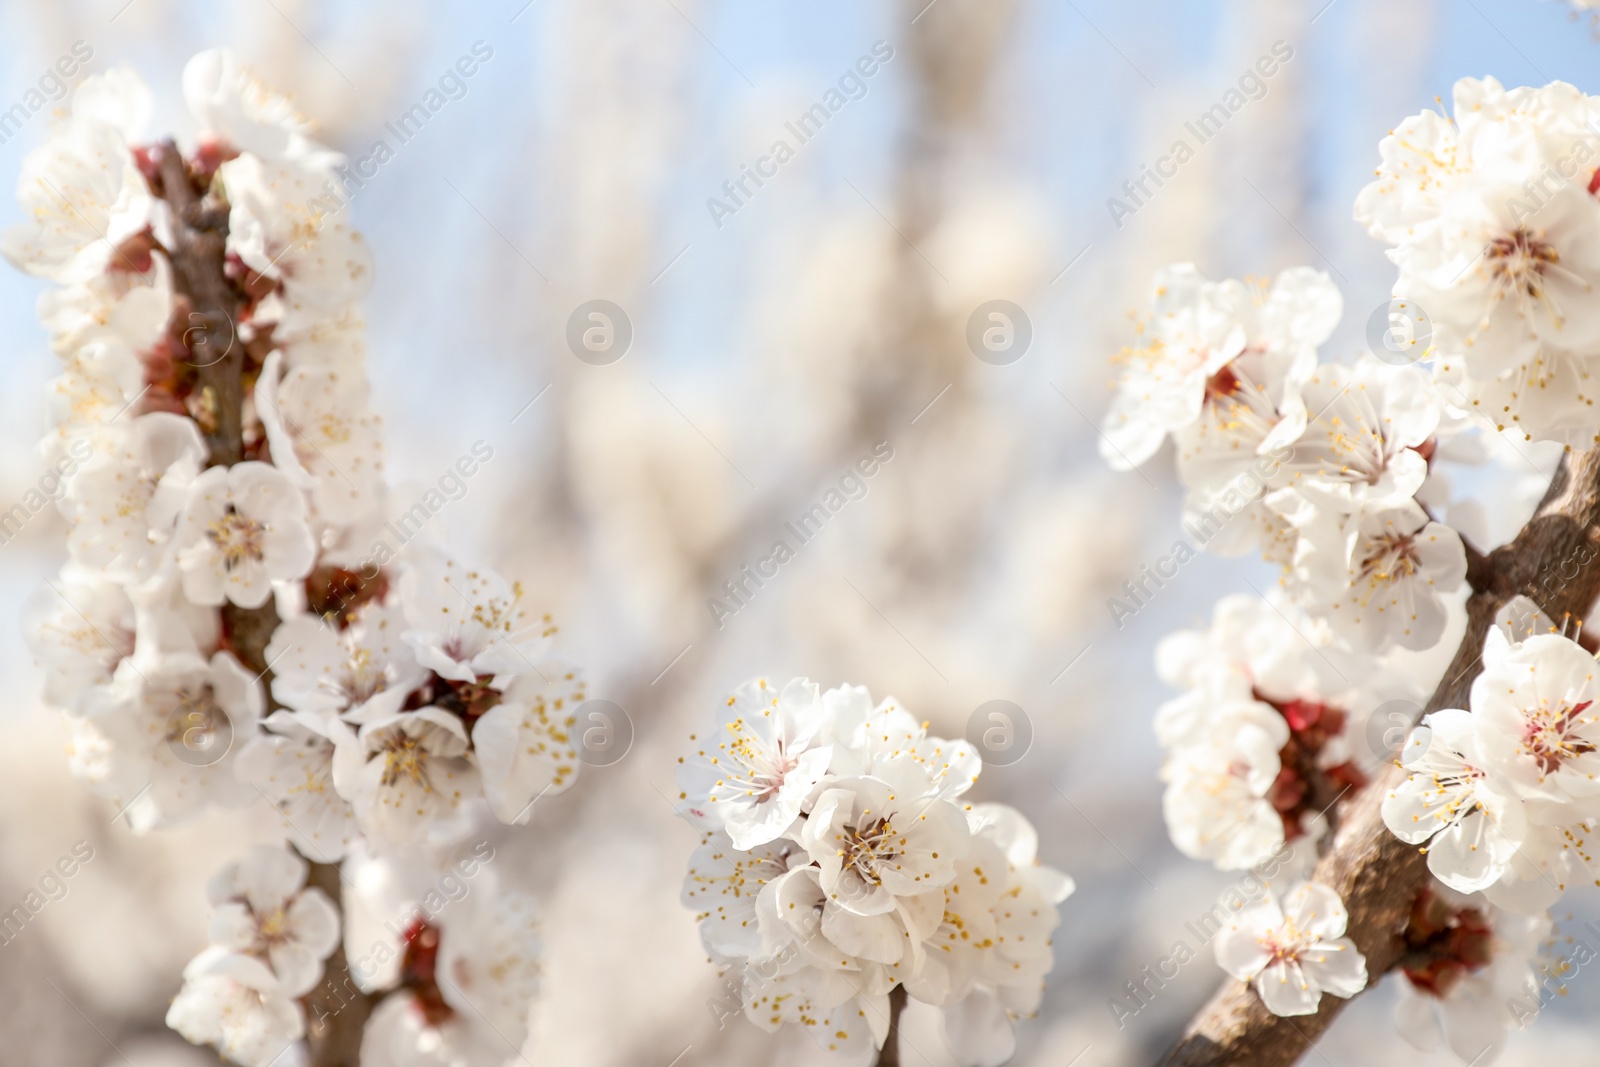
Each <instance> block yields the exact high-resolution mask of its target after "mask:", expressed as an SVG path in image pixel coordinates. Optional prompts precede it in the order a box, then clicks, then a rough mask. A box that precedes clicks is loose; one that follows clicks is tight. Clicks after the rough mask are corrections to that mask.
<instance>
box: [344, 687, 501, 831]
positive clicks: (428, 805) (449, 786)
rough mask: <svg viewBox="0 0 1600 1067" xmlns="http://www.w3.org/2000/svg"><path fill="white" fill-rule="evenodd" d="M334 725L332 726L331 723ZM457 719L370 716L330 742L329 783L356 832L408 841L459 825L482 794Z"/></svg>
mask: <svg viewBox="0 0 1600 1067" xmlns="http://www.w3.org/2000/svg"><path fill="white" fill-rule="evenodd" d="M334 728H335V729H338V727H337V726H336V727H334ZM467 743H468V742H467V732H466V729H465V727H463V726H462V724H461V720H460V719H459V718H457V717H456V716H455V715H452V714H451V713H450V712H447V711H443V710H441V709H439V708H432V707H429V708H421V709H419V710H417V711H405V712H399V713H396V714H393V715H388V716H385V717H383V718H377V719H373V720H372V721H370V722H368V723H366V724H365V725H363V726H362V727H361V731H360V733H359V734H356V733H352V732H351V731H349V730H348V729H342V730H339V732H338V734H337V735H336V737H335V739H334V744H335V750H334V756H333V783H334V787H335V788H336V789H338V791H339V795H340V796H342V797H344V798H345V799H346V800H348V801H349V802H350V806H351V807H352V808H354V809H355V816H356V821H357V822H358V823H359V824H360V826H361V829H362V832H364V833H366V834H369V835H371V836H372V837H374V838H376V839H378V840H379V841H390V842H395V843H400V844H415V843H420V842H422V841H424V840H426V839H427V838H428V836H429V834H430V833H431V832H440V831H442V830H443V829H444V828H446V827H452V826H454V825H456V824H458V823H459V822H460V821H461V820H462V819H463V818H464V817H465V815H466V814H467V809H466V802H467V801H470V800H472V799H473V798H474V797H477V796H479V795H480V794H481V791H482V785H481V783H480V780H479V777H478V769H477V767H476V766H474V765H473V763H472V761H471V760H469V759H468V758H467Z"/></svg>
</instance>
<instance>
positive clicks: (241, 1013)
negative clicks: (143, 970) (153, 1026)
mask: <svg viewBox="0 0 1600 1067" xmlns="http://www.w3.org/2000/svg"><path fill="white" fill-rule="evenodd" d="M167 1025H168V1026H170V1027H172V1028H173V1029H174V1030H176V1031H177V1032H178V1033H180V1034H182V1035H183V1036H184V1037H185V1038H186V1039H188V1040H189V1041H191V1042H193V1043H194V1044H196V1045H214V1046H216V1049H217V1051H218V1052H220V1053H222V1054H223V1055H224V1056H226V1057H227V1058H228V1059H229V1060H232V1061H233V1062H234V1063H237V1064H240V1065H241V1067H273V1065H274V1064H275V1063H277V1064H281V1063H283V1062H285V1061H284V1059H283V1056H284V1052H285V1050H286V1049H287V1048H288V1047H289V1046H290V1045H292V1044H294V1043H295V1042H296V1041H298V1040H299V1039H300V1038H301V1037H302V1036H304V1034H305V1028H306V1020H305V1012H304V1011H303V1009H302V1008H301V1007H300V1005H299V1003H298V1002H296V1001H295V1000H294V999H293V998H292V997H290V996H288V995H287V994H285V993H284V992H283V990H282V988H281V987H280V986H279V984H278V981H277V979H276V978H275V977H274V976H273V974H272V971H271V969H270V968H268V967H267V966H266V964H264V963H262V962H261V961H260V960H257V959H253V958H252V957H249V956H242V955H239V954H237V953H232V952H229V951H228V950H227V949H224V948H219V947H215V946H213V947H212V948H208V949H207V950H206V951H204V952H202V953H201V954H200V955H198V956H196V957H195V958H194V959H193V960H191V961H190V963H189V965H188V966H187V967H185V968H184V971H183V988H182V989H181V990H179V991H178V995H177V996H176V997H174V998H173V1000H172V1006H171V1007H170V1008H168V1009H167Z"/></svg>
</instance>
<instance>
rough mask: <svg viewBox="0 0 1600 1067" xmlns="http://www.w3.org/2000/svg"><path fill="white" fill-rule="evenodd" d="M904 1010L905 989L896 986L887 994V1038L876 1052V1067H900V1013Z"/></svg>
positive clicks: (901, 986)
mask: <svg viewBox="0 0 1600 1067" xmlns="http://www.w3.org/2000/svg"><path fill="white" fill-rule="evenodd" d="M905 1010H906V987H905V986H903V985H897V986H895V987H894V989H892V990H891V991H890V992H889V1036H887V1037H885V1038H884V1039H883V1048H881V1049H879V1050H878V1062H877V1064H876V1067H900V1013H901V1012H903V1011H905Z"/></svg>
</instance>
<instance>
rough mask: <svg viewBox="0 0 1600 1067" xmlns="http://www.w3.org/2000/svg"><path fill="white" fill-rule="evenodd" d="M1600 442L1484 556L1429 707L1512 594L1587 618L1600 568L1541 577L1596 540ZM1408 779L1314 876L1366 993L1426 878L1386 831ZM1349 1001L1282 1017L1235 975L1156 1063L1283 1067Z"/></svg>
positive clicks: (1569, 461)
mask: <svg viewBox="0 0 1600 1067" xmlns="http://www.w3.org/2000/svg"><path fill="white" fill-rule="evenodd" d="M1597 526H1600V448H1595V449H1591V450H1589V451H1587V452H1582V453H1570V452H1569V453H1568V454H1567V456H1566V457H1565V458H1564V459H1563V461H1562V464H1561V467H1560V468H1559V469H1558V470H1557V471H1556V475H1555V478H1554V479H1553V480H1552V481H1551V483H1550V489H1549V491H1548V492H1546V494H1545V497H1544V500H1543V501H1542V502H1541V503H1540V505H1539V508H1538V510H1537V511H1536V512H1535V513H1534V517H1533V518H1532V519H1531V520H1530V521H1529V522H1528V524H1527V525H1526V526H1525V527H1523V529H1522V532H1521V533H1519V534H1518V535H1517V537H1516V539H1515V540H1514V541H1512V542H1511V543H1510V544H1508V545H1502V546H1501V547H1500V548H1497V549H1495V550H1494V551H1493V552H1491V553H1489V555H1488V556H1487V557H1486V564H1485V565H1483V566H1480V567H1479V568H1478V571H1479V575H1478V577H1479V579H1480V581H1478V582H1474V583H1473V589H1474V591H1473V593H1472V596H1471V597H1470V598H1469V599H1468V601H1467V632H1466V634H1465V635H1464V636H1463V637H1462V639H1461V645H1460V647H1459V648H1457V650H1456V654H1455V657H1454V658H1453V659H1452V660H1451V662H1450V666H1449V668H1448V669H1447V670H1446V671H1445V673H1444V677H1443V679H1442V680H1441V681H1440V682H1439V685H1438V688H1437V689H1435V690H1434V693H1433V696H1432V698H1430V699H1429V701H1428V706H1427V709H1426V710H1427V711H1436V710H1438V709H1440V708H1465V707H1468V696H1469V693H1470V691H1471V688H1472V682H1473V679H1474V678H1476V677H1477V675H1478V672H1479V670H1480V669H1481V660H1482V653H1483V640H1484V636H1485V635H1486V634H1487V632H1488V630H1489V628H1490V627H1491V626H1492V625H1493V624H1494V616H1495V613H1496V612H1497V611H1499V609H1500V607H1501V606H1502V605H1503V604H1504V603H1505V602H1506V601H1507V600H1509V599H1510V598H1511V597H1513V596H1516V595H1517V594H1519V593H1522V594H1526V595H1529V596H1531V597H1533V598H1534V600H1535V601H1536V602H1538V603H1539V606H1540V607H1542V608H1543V609H1544V610H1545V612H1546V613H1547V614H1548V615H1550V616H1551V617H1552V618H1553V619H1555V620H1556V621H1557V622H1560V621H1562V619H1563V618H1564V617H1565V616H1572V617H1575V618H1579V619H1581V618H1583V617H1584V616H1585V615H1587V614H1588V612H1589V609H1590V608H1591V607H1592V606H1593V605H1594V602H1595V598H1596V596H1597V595H1600V567H1592V566H1577V567H1574V568H1573V569H1574V571H1575V574H1574V575H1573V577H1572V578H1571V579H1570V580H1566V581H1563V582H1561V583H1559V584H1557V585H1556V586H1555V587H1554V588H1550V587H1549V583H1548V582H1543V583H1542V584H1541V575H1543V574H1545V572H1546V571H1547V570H1548V569H1549V568H1550V567H1551V566H1556V567H1564V566H1565V564H1566V563H1567V562H1569V561H1573V560H1582V561H1583V562H1585V563H1587V562H1588V561H1589V560H1590V559H1591V558H1592V557H1593V555H1594V553H1595V551H1596V546H1597V545H1600V535H1597V530H1596V528H1597ZM1403 778H1404V772H1403V771H1402V770H1401V769H1400V768H1399V767H1393V768H1391V769H1390V770H1389V773H1388V774H1386V775H1382V776H1380V777H1378V778H1376V779H1375V780H1374V781H1373V783H1372V784H1371V785H1369V786H1367V788H1366V789H1364V790H1363V791H1362V792H1361V793H1360V794H1358V795H1357V796H1355V797H1353V798H1352V799H1351V801H1350V803H1349V808H1348V811H1347V813H1346V816H1345V818H1344V821H1343V823H1342V825H1341V826H1340V828H1339V831H1338V833H1337V835H1336V836H1335V838H1334V842H1333V848H1332V849H1331V850H1330V851H1329V852H1328V854H1327V855H1325V856H1324V857H1322V859H1321V861H1320V862H1319V863H1318V864H1317V869H1316V873H1315V874H1314V875H1313V878H1314V879H1315V880H1316V881H1318V882H1321V883H1323V884H1325V885H1327V886H1329V887H1330V888H1332V889H1333V890H1334V891H1335V892H1337V893H1338V894H1339V896H1340V897H1341V898H1343V900H1344V903H1345V907H1346V909H1348V911H1349V913H1350V925H1349V929H1348V934H1349V936H1350V937H1351V938H1352V939H1353V940H1354V941H1355V943H1356V947H1357V948H1359V949H1360V950H1361V952H1362V954H1363V955H1365V956H1366V958H1367V973H1368V975H1369V981H1368V985H1367V988H1368V989H1371V988H1372V987H1373V986H1375V985H1376V984H1377V983H1378V981H1379V980H1380V979H1381V978H1382V977H1383V975H1384V974H1385V973H1387V972H1388V971H1389V970H1391V969H1392V968H1393V967H1394V966H1395V964H1396V963H1397V962H1398V960H1399V959H1400V956H1401V953H1402V952H1403V950H1404V948H1405V945H1404V942H1403V940H1402V938H1401V933H1402V932H1403V931H1404V929H1405V925H1406V918H1407V916H1408V915H1409V913H1410V911H1411V904H1412V901H1413V899H1414V898H1415V897H1416V894H1417V892H1418V891H1419V890H1420V889H1421V888H1422V886H1423V885H1424V884H1425V880H1426V877H1427V864H1426V861H1425V859H1424V857H1423V854H1422V853H1421V851H1420V850H1418V849H1417V848H1416V847H1415V846H1413V845H1407V844H1405V843H1404V842H1402V841H1400V840H1399V839H1398V838H1396V837H1395V836H1394V835H1393V834H1391V833H1390V832H1389V829H1388V827H1386V826H1385V825H1384V823H1383V819H1382V816H1381V813H1380V808H1381V805H1382V803H1383V799H1384V797H1385V796H1387V795H1388V793H1389V791H1390V790H1391V789H1393V788H1394V786H1395V785H1396V784H1397V783H1398V782H1399V781H1401V780H1403ZM1346 1003H1347V1002H1346V1001H1344V1000H1341V999H1339V998H1338V997H1333V996H1324V997H1323V998H1322V1004H1321V1006H1320V1008H1319V1009H1318V1011H1317V1013H1316V1014H1315V1015H1307V1016H1302V1017H1299V1018H1293V1019H1289V1018H1280V1017H1278V1016H1276V1015H1273V1014H1272V1013H1271V1012H1269V1011H1267V1009H1266V1008H1265V1007H1263V1006H1262V1004H1261V1000H1260V998H1259V997H1258V996H1256V994H1255V993H1254V992H1253V991H1252V990H1251V989H1250V987H1249V986H1248V985H1246V984H1245V983H1243V982H1239V981H1232V980H1230V981H1229V982H1227V983H1226V984H1225V985H1224V986H1223V987H1222V988H1221V989H1220V990H1218V992H1217V994H1216V995H1215V996H1214V997H1212V999H1211V1002H1210V1003H1209V1004H1207V1005H1206V1006H1205V1007H1204V1008H1202V1009H1201V1011H1200V1014H1199V1015H1198V1016H1196V1017H1195V1019H1194V1021H1193V1022H1191V1023H1190V1025H1189V1028H1188V1030H1187V1031H1186V1032H1185V1033H1184V1036H1183V1037H1182V1039H1180V1040H1179V1042H1178V1044H1177V1045H1176V1047H1174V1048H1173V1049H1172V1051H1171V1052H1170V1053H1168V1055H1167V1057H1166V1058H1165V1059H1164V1060H1163V1061H1162V1064H1163V1067H1287V1065H1288V1064H1292V1063H1294V1062H1295V1061H1296V1060H1298V1059H1299V1058H1300V1057H1301V1056H1302V1055H1303V1054H1304V1053H1305V1052H1306V1050H1307V1049H1309V1048H1310V1047H1311V1043H1312V1042H1314V1041H1315V1040H1316V1039H1317V1038H1318V1037H1320V1036H1321V1035H1322V1034H1323V1033H1324V1032H1325V1031H1326V1030H1327V1029H1328V1027H1329V1026H1330V1025H1331V1024H1332V1022H1333V1020H1334V1019H1335V1018H1336V1017H1337V1016H1338V1014H1339V1012H1340V1011H1341V1010H1342V1009H1343V1008H1344V1006H1345V1004H1346Z"/></svg>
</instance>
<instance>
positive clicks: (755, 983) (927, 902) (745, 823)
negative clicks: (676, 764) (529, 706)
mask: <svg viewBox="0 0 1600 1067" xmlns="http://www.w3.org/2000/svg"><path fill="white" fill-rule="evenodd" d="M694 741H695V746H696V747H695V751H694V752H693V754H692V755H690V756H688V757H685V758H684V759H683V760H682V761H681V766H680V768H679V786H680V788H681V791H682V792H681V794H680V797H681V804H682V810H683V812H684V813H685V814H686V815H687V816H688V817H689V818H690V819H691V820H693V821H694V822H696V823H697V824H698V825H701V826H703V827H704V828H705V840H704V843H703V844H702V845H701V846H700V848H699V849H698V850H697V851H696V853H695V855H694V857H693V858H692V860H691V861H690V865H689V875H688V877H687V878H686V879H685V881H684V887H683V902H684V905H685V906H686V907H689V908H692V909H694V910H695V911H696V912H697V914H698V918H699V922H700V934H701V940H702V941H703V942H704V944H705V947H706V951H707V952H709V953H710V954H711V958H712V960H713V961H714V962H716V963H717V964H718V965H719V966H720V967H721V968H723V971H724V979H725V981H724V988H725V989H726V991H727V992H728V997H727V1001H726V1002H727V1005H728V1007H727V1011H728V1012H729V1013H734V1012H739V1011H741V1010H742V1011H743V1012H744V1014H745V1016H746V1018H748V1019H749V1020H750V1021H751V1022H753V1023H755V1024H756V1025H757V1026H760V1027H762V1028H763V1029H766V1030H776V1029H777V1028H778V1027H779V1026H781V1025H782V1024H783V1023H785V1022H793V1023H799V1024H800V1025H802V1026H804V1027H806V1028H807V1029H808V1030H809V1031H811V1033H812V1035H813V1037H814V1038H815V1039H816V1040H817V1041H818V1042H819V1043H820V1044H821V1045H823V1046H824V1047H826V1048H828V1049H830V1050H831V1051H835V1052H838V1053H842V1054H852V1053H859V1052H862V1051H863V1050H867V1049H871V1048H879V1047H882V1046H883V1043H884V1040H885V1037H886V1035H887V1033H888V1030H889V1021H890V1005H889V995H890V993H891V991H892V990H894V989H895V987H896V986H904V988H905V990H906V992H907V994H909V996H910V997H912V998H914V999H916V1000H918V1001H921V1002H923V1003H926V1004H930V1005H934V1006H936V1007H939V1008H942V1009H944V1021H945V1031H946V1034H947V1036H948V1038H949V1040H950V1044H951V1047H952V1048H954V1049H955V1050H956V1051H957V1054H958V1055H959V1056H960V1057H961V1058H962V1059H963V1060H964V1061H965V1062H968V1063H973V1064H995V1063H1001V1062H1003V1061H1004V1060H1005V1059H1007V1058H1008V1057H1009V1056H1010V1055H1011V1052H1012V1050H1013V1049H1014V1048H1015V1038H1014V1036H1013V1034H1012V1031H1011V1026H1010V1020H1011V1019H1014V1018H1017V1017H1019V1016H1026V1015H1030V1014H1032V1013H1033V1012H1034V1011H1036V1010H1037V1008H1038V1005H1039V999H1040V996H1041V994H1042V991H1043V983H1044V976H1045V974H1046V973H1047V972H1048V971H1049V970H1050V967H1051V963H1052V958H1053V957H1052V953H1051V948H1050V934H1051V931H1052V930H1054V929H1055V927H1056V925H1057V924H1058V922H1059V918H1058V916H1057V912H1056V905H1057V904H1058V903H1060V902H1061V901H1062V900H1064V899H1066V897H1067V895H1068V894H1069V893H1071V891H1072V888H1073V886H1072V881H1071V879H1069V878H1067V877H1066V876H1065V875H1063V874H1061V873H1060V872H1058V871H1055V870H1052V869H1051V868H1049V867H1044V866H1041V865H1039V863H1038V860H1037V858H1036V855H1035V854H1036V851H1037V841H1038V839H1037V835H1036V834H1035V832H1034V830H1033V827H1032V826H1031V825H1030V824H1029V823H1028V821H1027V820H1026V819H1025V818H1023V816H1022V815H1020V814H1019V813H1018V812H1016V811H1014V810H1012V809H1010V808H1007V807H1003V806H1000V805H995V804H978V805H973V804H968V803H965V802H964V801H963V800H962V797H963V795H964V794H965V793H966V792H967V790H968V789H969V788H971V786H972V784H973V782H974V781H976V779H977V777H978V773H979V771H980V770H981V769H982V768H981V763H980V761H979V758H978V755H977V753H976V752H975V751H974V750H973V749H972V747H971V746H970V745H967V744H966V743H965V742H960V741H947V740H945V739H943V738H939V737H932V736H930V735H929V734H928V732H927V728H926V725H925V724H921V723H919V722H917V720H916V719H914V718H913V717H912V716H911V714H910V713H909V712H908V711H906V710H905V709H904V708H903V707H900V706H899V705H898V704H897V703H896V702H895V701H893V700H885V701H883V702H882V703H880V704H877V705H874V704H873V702H872V699H871V697H870V696H869V695H868V694H867V691H866V690H865V689H863V688H861V687H859V686H841V687H840V688H838V689H831V690H828V691H827V692H825V693H824V692H820V691H819V687H818V686H816V685H815V684H813V683H811V682H809V681H806V680H804V679H797V680H795V681H792V682H789V683H788V684H787V685H785V686H783V687H782V689H781V690H780V689H778V688H776V687H774V686H773V685H771V684H770V683H768V682H767V681H765V680H758V681H754V682H750V683H748V684H746V685H745V686H743V687H741V688H740V689H739V690H738V691H737V692H735V693H734V694H733V695H732V696H730V697H729V698H728V699H727V701H726V703H725V704H724V705H723V707H722V708H720V709H719V711H718V715H717V718H716V725H715V728H714V730H713V732H712V733H711V734H710V735H708V736H705V737H699V736H697V737H695V738H694Z"/></svg>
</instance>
